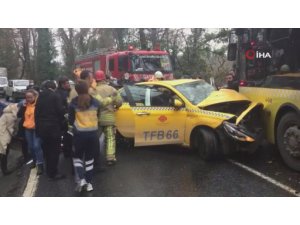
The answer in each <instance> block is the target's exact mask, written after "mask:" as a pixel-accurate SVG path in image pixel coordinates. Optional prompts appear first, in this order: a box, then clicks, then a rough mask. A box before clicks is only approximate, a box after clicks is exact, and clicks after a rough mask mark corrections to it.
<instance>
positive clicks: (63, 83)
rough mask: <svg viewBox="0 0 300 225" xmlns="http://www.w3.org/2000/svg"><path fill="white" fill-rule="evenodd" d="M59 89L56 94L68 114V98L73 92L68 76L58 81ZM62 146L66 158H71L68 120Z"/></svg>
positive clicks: (65, 124) (63, 133) (64, 124)
mask: <svg viewBox="0 0 300 225" xmlns="http://www.w3.org/2000/svg"><path fill="white" fill-rule="evenodd" d="M57 83H58V87H57V89H56V93H57V94H58V95H59V96H60V100H61V102H62V104H63V108H64V114H65V115H66V114H68V109H69V104H68V97H69V94H70V91H71V87H70V83H69V78H68V77H66V76H61V77H59V79H58V82H57ZM62 136H63V140H62V144H63V153H64V156H65V158H68V157H71V154H72V136H71V135H70V134H68V121H67V119H65V120H64V122H63V127H62Z"/></svg>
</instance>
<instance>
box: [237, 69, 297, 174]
mask: <svg viewBox="0 0 300 225" xmlns="http://www.w3.org/2000/svg"><path fill="white" fill-rule="evenodd" d="M240 92H241V93H242V94H244V95H246V96H247V97H249V98H250V99H251V100H253V101H259V102H262V103H263V105H264V114H263V121H264V128H265V129H264V130H265V131H266V134H265V135H266V138H267V140H268V141H269V142H270V143H272V144H276V145H277V147H278V149H279V152H280V154H281V156H282V159H283V161H284V162H285V163H286V164H287V165H288V166H289V167H290V168H292V169H295V170H297V171H300V73H288V74H284V75H272V76H269V77H267V79H266V80H265V82H264V83H263V84H262V85H261V86H260V87H240Z"/></svg>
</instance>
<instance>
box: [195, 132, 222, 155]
mask: <svg viewBox="0 0 300 225" xmlns="http://www.w3.org/2000/svg"><path fill="white" fill-rule="evenodd" d="M195 138H196V140H195V141H196V146H195V147H196V149H197V152H198V154H199V156H200V157H201V158H202V159H204V160H207V161H209V160H212V159H214V158H216V157H217V156H218V154H217V153H218V140H217V137H216V135H215V134H214V132H213V131H212V130H210V129H208V128H199V129H198V131H197V135H196V136H195Z"/></svg>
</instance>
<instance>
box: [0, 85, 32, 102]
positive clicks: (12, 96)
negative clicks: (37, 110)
mask: <svg viewBox="0 0 300 225" xmlns="http://www.w3.org/2000/svg"><path fill="white" fill-rule="evenodd" d="M29 83H30V82H29V80H9V81H8V87H7V88H6V90H5V98H6V101H9V100H11V101H13V102H16V101H17V100H18V99H23V98H24V97H25V91H26V89H27V86H28V85H29Z"/></svg>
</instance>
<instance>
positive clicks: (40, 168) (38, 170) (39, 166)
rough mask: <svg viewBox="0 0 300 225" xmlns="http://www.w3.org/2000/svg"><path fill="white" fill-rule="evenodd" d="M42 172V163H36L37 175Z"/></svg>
mask: <svg viewBox="0 0 300 225" xmlns="http://www.w3.org/2000/svg"><path fill="white" fill-rule="evenodd" d="M43 173H44V165H43V164H38V165H37V173H36V174H37V175H42V174H43Z"/></svg>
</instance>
